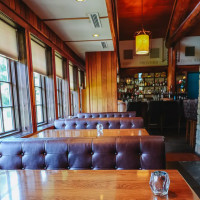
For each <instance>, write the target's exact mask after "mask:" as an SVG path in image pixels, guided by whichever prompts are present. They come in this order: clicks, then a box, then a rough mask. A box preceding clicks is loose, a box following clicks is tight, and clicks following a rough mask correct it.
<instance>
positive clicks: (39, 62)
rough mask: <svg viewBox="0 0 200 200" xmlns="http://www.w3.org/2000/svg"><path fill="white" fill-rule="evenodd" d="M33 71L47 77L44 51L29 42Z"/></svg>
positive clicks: (37, 45) (34, 43) (32, 42)
mask: <svg viewBox="0 0 200 200" xmlns="http://www.w3.org/2000/svg"><path fill="white" fill-rule="evenodd" d="M31 52H32V63H33V71H34V72H37V73H39V74H43V75H47V63H46V49H45V47H42V46H41V45H39V44H38V43H36V42H34V41H33V40H31Z"/></svg>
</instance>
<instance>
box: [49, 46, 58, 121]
mask: <svg viewBox="0 0 200 200" xmlns="http://www.w3.org/2000/svg"><path fill="white" fill-rule="evenodd" d="M51 55H52V58H51V60H52V69H53V83H54V98H55V114H56V119H58V97H57V83H56V63H55V50H54V49H53V48H52V53H51Z"/></svg>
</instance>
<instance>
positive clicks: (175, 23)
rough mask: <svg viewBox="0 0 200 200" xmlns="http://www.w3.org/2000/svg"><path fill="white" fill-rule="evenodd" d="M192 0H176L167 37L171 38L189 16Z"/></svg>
mask: <svg viewBox="0 0 200 200" xmlns="http://www.w3.org/2000/svg"><path fill="white" fill-rule="evenodd" d="M190 2H191V0H175V1H174V6H173V9H172V14H171V17H170V21H169V25H168V28H167V34H166V38H170V37H171V36H172V35H173V34H174V32H175V31H176V29H177V28H178V27H179V25H180V24H181V23H182V22H183V20H184V19H185V18H186V17H187V12H188V8H189V4H190Z"/></svg>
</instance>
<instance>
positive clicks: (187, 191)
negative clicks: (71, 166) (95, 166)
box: [0, 170, 199, 200]
mask: <svg viewBox="0 0 200 200" xmlns="http://www.w3.org/2000/svg"><path fill="white" fill-rule="evenodd" d="M166 171H167V172H168V173H169V177H170V181H171V183H170V188H169V193H168V196H165V197H158V196H154V195H153V193H152V192H151V189H150V186H149V179H150V174H151V171H149V170H77V171H73V170H65V171H64V170H59V171H58V170H10V171H4V170H1V171H0V199H6V200H19V199H20V200H29V199H43V200H46V199H48V200H55V199H61V200H64V199H67V200H76V199H77V200H80V199H81V200H83V199H84V200H90V199H98V200H107V199H108V200H114V199H116V200H118V199H119V200H124V199H137V200H140V199H144V200H149V199H151V200H161V199H165V200H169V199H173V200H175V199H180V200H184V199H185V200H186V199H187V200H196V199H199V198H198V197H197V195H196V194H195V193H194V192H193V191H192V189H191V188H190V187H189V186H188V184H187V183H186V182H185V180H184V179H183V177H182V176H181V175H180V174H179V172H178V171H176V170H166Z"/></svg>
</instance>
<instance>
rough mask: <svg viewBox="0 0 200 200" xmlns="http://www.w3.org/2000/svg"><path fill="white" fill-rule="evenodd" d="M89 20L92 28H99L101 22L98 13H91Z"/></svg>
mask: <svg viewBox="0 0 200 200" xmlns="http://www.w3.org/2000/svg"><path fill="white" fill-rule="evenodd" d="M89 18H90V20H91V22H92V25H93V26H94V28H101V21H100V18H99V14H98V13H91V14H89Z"/></svg>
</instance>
